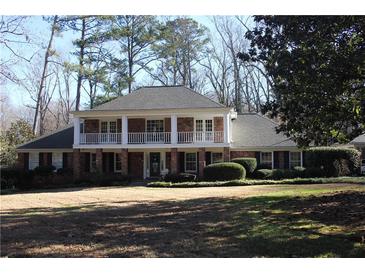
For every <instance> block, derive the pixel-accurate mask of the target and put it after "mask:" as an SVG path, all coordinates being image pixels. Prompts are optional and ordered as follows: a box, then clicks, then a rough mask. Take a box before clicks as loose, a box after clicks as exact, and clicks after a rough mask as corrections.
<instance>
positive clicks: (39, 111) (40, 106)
mask: <svg viewBox="0 0 365 274" xmlns="http://www.w3.org/2000/svg"><path fill="white" fill-rule="evenodd" d="M51 20H52V23H51V34H50V36H49V40H48V44H47V48H46V52H45V54H44V60H43V68H42V72H41V76H40V80H39V86H38V90H37V95H36V100H35V101H36V105H35V112H34V119H33V127H32V129H33V132H34V133H35V132H36V130H37V125H38V123H39V125H38V128H39V134H40V135H42V134H43V133H44V128H43V123H42V121H44V113H45V109H47V103H49V100H50V99H48V98H47V99H46V100H43V99H45V97H44V88H45V84H46V81H47V77H48V76H49V74H48V71H47V69H48V64H49V63H50V62H51V60H50V58H51V57H52V56H53V55H55V51H54V50H53V49H52V44H53V39H54V36H55V35H56V33H57V32H59V31H60V25H59V20H58V16H57V15H56V16H53V18H52V19H51ZM39 115H40V118H39V117H38V116H39Z"/></svg>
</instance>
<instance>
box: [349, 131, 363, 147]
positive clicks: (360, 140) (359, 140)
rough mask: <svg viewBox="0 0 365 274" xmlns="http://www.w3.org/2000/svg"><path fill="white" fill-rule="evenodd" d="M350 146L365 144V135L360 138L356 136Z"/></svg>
mask: <svg viewBox="0 0 365 274" xmlns="http://www.w3.org/2000/svg"><path fill="white" fill-rule="evenodd" d="M350 144H354V145H357V144H365V133H364V134H362V135H360V136H357V137H356V138H355V139H354V140H352V141H351V142H350Z"/></svg>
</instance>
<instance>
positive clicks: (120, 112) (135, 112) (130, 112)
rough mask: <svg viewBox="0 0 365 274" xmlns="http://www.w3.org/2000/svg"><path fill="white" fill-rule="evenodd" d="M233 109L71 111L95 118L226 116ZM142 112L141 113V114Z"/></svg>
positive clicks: (76, 115)
mask: <svg viewBox="0 0 365 274" xmlns="http://www.w3.org/2000/svg"><path fill="white" fill-rule="evenodd" d="M232 110H233V109H232V108H230V107H222V108H220V107H217V108H210V107H209V108H184V109H179V108H170V109H169V108H163V109H151V110H149V109H130V110H83V111H71V113H72V114H73V115H74V117H95V116H100V117H101V116H104V117H107V116H122V115H128V116H131V115H135V116H146V115H160V116H162V115H167V116H170V115H171V113H176V114H177V115H180V114H181V115H186V114H190V115H191V113H208V114H212V113H216V114H220V115H222V114H224V113H227V112H231V111H232ZM139 112H140V113H139Z"/></svg>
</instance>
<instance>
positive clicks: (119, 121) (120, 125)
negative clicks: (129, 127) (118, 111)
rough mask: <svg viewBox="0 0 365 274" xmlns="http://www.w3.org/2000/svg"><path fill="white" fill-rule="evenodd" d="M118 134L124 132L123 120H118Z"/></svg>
mask: <svg viewBox="0 0 365 274" xmlns="http://www.w3.org/2000/svg"><path fill="white" fill-rule="evenodd" d="M117 132H122V119H117Z"/></svg>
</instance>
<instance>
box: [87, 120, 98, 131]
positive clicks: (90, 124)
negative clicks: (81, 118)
mask: <svg viewBox="0 0 365 274" xmlns="http://www.w3.org/2000/svg"><path fill="white" fill-rule="evenodd" d="M84 127H85V133H98V132H99V120H98V119H88V120H85V122H84Z"/></svg>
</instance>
